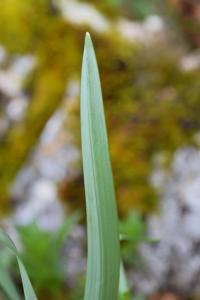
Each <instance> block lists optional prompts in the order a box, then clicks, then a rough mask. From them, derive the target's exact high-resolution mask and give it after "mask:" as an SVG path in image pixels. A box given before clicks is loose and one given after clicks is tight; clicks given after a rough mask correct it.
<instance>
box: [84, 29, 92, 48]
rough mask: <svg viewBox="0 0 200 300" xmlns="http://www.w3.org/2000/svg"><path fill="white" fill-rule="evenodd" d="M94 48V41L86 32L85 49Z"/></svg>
mask: <svg viewBox="0 0 200 300" xmlns="http://www.w3.org/2000/svg"><path fill="white" fill-rule="evenodd" d="M91 46H92V39H91V36H90V34H89V32H86V34H85V47H91Z"/></svg>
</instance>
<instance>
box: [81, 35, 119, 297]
mask: <svg viewBox="0 0 200 300" xmlns="http://www.w3.org/2000/svg"><path fill="white" fill-rule="evenodd" d="M81 136H82V155H83V171H84V183H85V194H86V213H87V228H88V264H87V279H86V289H85V300H94V299H95V300H110V299H113V300H116V299H117V296H118V284H119V235H118V220H117V210H116V203H115V192H114V185H113V178H112V170H111V163H110V157H109V149H108V140H107V133H106V125H105V119H104V110H103V101H102V93H101V86H100V79H99V74H98V67H97V63H96V58H95V53H94V49H93V46H92V41H91V39H90V36H89V34H86V39H85V48H84V55H83V67H82V79H81Z"/></svg>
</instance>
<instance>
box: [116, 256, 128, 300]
mask: <svg viewBox="0 0 200 300" xmlns="http://www.w3.org/2000/svg"><path fill="white" fill-rule="evenodd" d="M119 300H131V293H130V287H129V284H128V280H127V278H126V273H125V270H124V265H123V262H122V260H121V262H120V280H119Z"/></svg>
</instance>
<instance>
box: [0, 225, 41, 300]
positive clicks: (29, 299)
mask: <svg viewBox="0 0 200 300" xmlns="http://www.w3.org/2000/svg"><path fill="white" fill-rule="evenodd" d="M0 242H2V243H3V244H4V246H6V247H7V248H8V249H9V250H10V251H11V252H12V253H13V254H14V255H15V256H16V258H17V262H18V266H19V270H20V274H21V278H22V285H23V290H24V296H25V300H37V297H36V295H35V292H34V290H33V287H32V285H31V282H30V280H29V277H28V274H27V272H26V269H25V267H24V264H23V262H22V260H21V258H20V256H19V254H18V251H17V248H16V247H15V245H14V243H13V241H12V240H11V239H10V237H9V236H8V235H7V233H6V232H5V231H4V230H2V229H1V228H0Z"/></svg>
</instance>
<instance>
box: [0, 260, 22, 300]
mask: <svg viewBox="0 0 200 300" xmlns="http://www.w3.org/2000/svg"><path fill="white" fill-rule="evenodd" d="M0 286H1V288H2V291H3V292H4V293H5V294H6V295H7V296H8V298H9V299H10V300H21V298H20V296H19V294H18V291H17V289H16V287H15V285H14V283H13V281H12V279H11V277H10V275H9V273H8V272H7V271H6V270H5V269H4V267H2V266H0Z"/></svg>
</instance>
